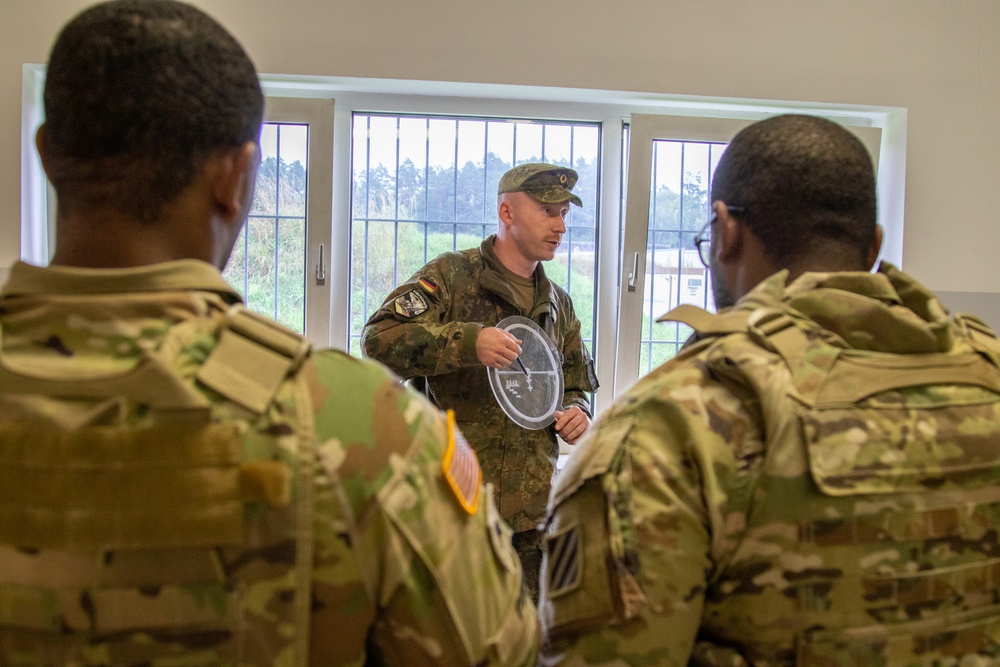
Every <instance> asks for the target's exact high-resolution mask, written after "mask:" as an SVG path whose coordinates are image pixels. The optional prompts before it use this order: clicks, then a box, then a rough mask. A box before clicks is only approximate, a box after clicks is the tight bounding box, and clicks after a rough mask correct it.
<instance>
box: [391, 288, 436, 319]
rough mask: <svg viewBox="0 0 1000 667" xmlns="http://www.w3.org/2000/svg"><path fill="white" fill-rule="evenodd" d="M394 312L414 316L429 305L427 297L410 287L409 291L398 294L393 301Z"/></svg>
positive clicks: (404, 315)
mask: <svg viewBox="0 0 1000 667" xmlns="http://www.w3.org/2000/svg"><path fill="white" fill-rule="evenodd" d="M394 304H395V308H396V314H397V315H402V316H403V317H416V316H417V315H419V314H420V313H423V312H425V311H426V310H427V309H428V308H429V307H430V306H429V305H428V304H427V297H425V296H424V295H423V294H421V293H420V291H419V290H415V289H411V290H410V291H409V292H406V293H404V294H400V295H399V296H397V297H396V300H395V301H394Z"/></svg>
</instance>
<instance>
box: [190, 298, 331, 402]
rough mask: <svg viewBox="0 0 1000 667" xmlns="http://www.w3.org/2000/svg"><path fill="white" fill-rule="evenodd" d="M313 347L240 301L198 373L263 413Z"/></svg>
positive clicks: (227, 394)
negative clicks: (247, 307) (279, 388)
mask: <svg viewBox="0 0 1000 667" xmlns="http://www.w3.org/2000/svg"><path fill="white" fill-rule="evenodd" d="M310 347H311V346H310V344H309V342H308V341H307V340H306V339H305V337H303V336H301V335H300V334H297V333H295V332H294V331H292V330H291V329H287V328H285V327H283V326H281V325H280V324H278V323H277V322H274V321H272V320H270V319H268V318H266V317H263V316H261V315H258V314H256V313H253V312H251V311H249V310H247V309H246V308H244V307H243V306H242V305H236V306H233V307H232V308H230V309H229V312H228V313H226V318H225V320H223V322H222V328H221V331H220V333H219V343H218V344H217V345H216V346H215V348H214V349H213V350H212V353H211V354H210V355H209V357H208V359H207V360H206V361H205V363H204V365H202V367H201V369H199V371H198V376H197V377H198V380H199V381H200V382H201V383H202V384H204V385H205V386H207V387H209V388H211V389H214V390H215V391H217V392H219V393H220V394H222V395H223V396H225V397H226V398H228V399H229V400H231V401H233V402H235V403H239V404H240V405H242V406H244V407H245V408H248V409H250V410H252V411H253V412H255V413H258V414H259V413H261V412H264V410H266V409H267V406H268V405H270V404H271V400H272V399H273V398H274V394H275V392H276V391H277V390H278V387H280V386H281V383H282V382H284V381H285V379H286V378H287V377H288V375H289V374H290V373H291V372H292V371H294V370H295V369H296V368H298V367H299V365H300V364H301V363H302V361H303V360H304V359H305V358H306V357H307V356H308V355H309V350H310Z"/></svg>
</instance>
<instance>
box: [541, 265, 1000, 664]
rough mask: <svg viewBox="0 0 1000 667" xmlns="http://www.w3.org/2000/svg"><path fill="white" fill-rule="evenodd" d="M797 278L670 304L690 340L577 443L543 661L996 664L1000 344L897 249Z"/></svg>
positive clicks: (559, 517)
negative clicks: (864, 269)
mask: <svg viewBox="0 0 1000 667" xmlns="http://www.w3.org/2000/svg"><path fill="white" fill-rule="evenodd" d="M784 279H785V274H784V273H783V272H782V273H780V274H777V275H776V276H774V277H772V278H770V279H768V280H767V281H765V282H764V283H762V284H761V285H760V286H758V287H757V288H755V290H753V291H752V292H751V293H750V294H749V295H748V296H747V297H745V298H744V299H743V300H741V301H740V303H739V304H738V305H737V306H736V308H735V309H734V310H731V311H729V312H726V313H724V314H720V315H717V316H713V315H709V314H708V313H706V312H704V311H700V310H698V309H694V308H691V307H681V308H679V309H677V310H675V311H673V312H671V313H668V314H667V315H666V316H664V318H663V319H667V320H674V321H680V322H685V323H687V324H689V325H690V326H692V327H693V328H694V329H695V330H696V331H697V334H696V336H695V338H694V339H692V341H691V342H689V344H688V346H687V347H686V348H685V350H684V351H683V352H682V353H681V354H680V355H679V356H678V357H677V358H676V359H674V360H672V361H671V362H668V363H667V364H665V365H664V366H662V367H661V368H660V369H658V370H657V371H654V373H652V374H650V376H647V378H644V379H643V380H641V381H640V382H639V383H638V384H637V385H636V386H635V387H634V388H633V389H632V390H630V391H629V392H628V394H627V396H626V397H625V398H624V399H623V400H622V401H621V402H620V403H619V404H618V407H617V408H616V409H615V411H614V413H613V414H609V415H608V417H607V421H604V420H602V422H601V424H599V425H597V426H596V427H595V429H594V431H593V435H592V437H591V438H590V439H589V440H588V441H587V443H586V444H585V445H584V447H583V449H582V450H581V451H580V452H578V454H579V455H580V456H579V457H578V454H576V453H575V454H574V456H573V457H572V458H571V461H570V463H569V466H568V469H567V471H566V474H565V476H563V477H561V478H560V483H559V486H558V488H557V489H556V490H555V491H554V494H553V513H552V515H551V520H550V526H549V538H548V539H549V553H548V562H547V564H546V569H545V571H543V586H546V587H547V590H545V591H543V600H542V604H541V606H540V611H541V613H542V616H543V623H544V625H545V626H546V628H547V630H548V631H549V633H550V635H551V640H552V643H551V645H550V646H549V648H548V658H549V661H550V662H552V663H555V662H558V661H559V660H561V659H565V664H586V665H592V664H605V662H607V664H612V663H613V661H612V660H611V659H610V658H609V657H608V656H610V655H615V654H617V655H619V656H620V658H621V659H622V660H624V661H625V663H627V664H662V665H683V664H689V663H690V664H705V665H734V666H738V665H746V664H750V665H823V666H834V665H845V666H846V665H945V664H955V665H958V664H962V665H965V664H977V665H978V664H995V663H996V662H997V661H1000V579H998V578H997V574H998V572H1000V569H998V568H1000V540H998V536H997V532H998V526H1000V343H998V341H997V340H996V338H995V337H994V335H993V334H992V332H990V331H989V329H988V328H986V327H985V325H983V324H982V323H981V322H979V321H978V320H975V319H974V318H970V317H956V318H953V319H949V318H947V317H946V314H945V312H944V311H943V309H942V307H941V306H940V304H939V303H938V302H937V300H936V299H935V298H934V297H933V295H931V294H930V293H929V292H927V291H926V290H924V289H923V288H922V287H921V286H919V285H918V284H917V283H915V281H913V280H912V279H910V278H908V277H907V276H905V274H902V273H900V272H898V271H897V270H895V269H894V268H892V267H890V266H888V265H883V267H882V269H881V272H880V273H879V274H876V275H869V274H806V275H805V276H803V277H801V278H799V280H798V281H796V282H795V283H793V284H792V285H791V286H789V287H788V289H787V291H786V290H785V288H784ZM592 516H601V517H602V518H603V521H601V522H594V521H593V520H591V519H590V517H592ZM608 563H610V564H611V565H608ZM609 575H610V576H609ZM601 579H603V580H605V581H610V582H611V584H610V585H601V584H599V583H597V582H600V581H601ZM602 656H603V657H602ZM613 664H621V663H617V662H614V663H613Z"/></svg>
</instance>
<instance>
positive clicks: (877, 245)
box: [865, 225, 883, 271]
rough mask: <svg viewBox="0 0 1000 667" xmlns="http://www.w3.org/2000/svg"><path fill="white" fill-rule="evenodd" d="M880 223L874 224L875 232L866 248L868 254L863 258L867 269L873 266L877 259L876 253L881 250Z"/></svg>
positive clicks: (881, 235)
mask: <svg viewBox="0 0 1000 667" xmlns="http://www.w3.org/2000/svg"><path fill="white" fill-rule="evenodd" d="M882 238H883V234H882V225H875V233H874V234H872V244H871V246H870V247H869V248H868V256H867V257H866V258H865V262H866V263H865V266H866V267H867V269H868V270H869V271H871V270H872V268H873V267H874V266H875V262H876V261H878V254H879V252H881V250H882Z"/></svg>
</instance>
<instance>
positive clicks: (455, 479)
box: [441, 410, 483, 514]
mask: <svg viewBox="0 0 1000 667" xmlns="http://www.w3.org/2000/svg"><path fill="white" fill-rule="evenodd" d="M441 470H442V471H443V472H444V478H445V481H447V482H448V486H450V487H451V490H452V491H454V492H455V497H456V498H457V499H458V504H459V505H461V506H462V509H464V510H465V511H466V512H468V513H469V514H475V513H476V509H477V508H478V507H479V489H480V487H481V486H482V484H483V471H482V470H481V469H480V467H479V459H477V458H476V452H475V450H473V449H472V447H471V446H470V445H469V443H468V441H467V440H466V439H465V436H463V435H462V432H461V431H459V430H458V426H456V425H455V413H454V412H453V411H451V410H449V411H448V450H447V451H446V452H445V453H444V461H443V462H442V463H441Z"/></svg>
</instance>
